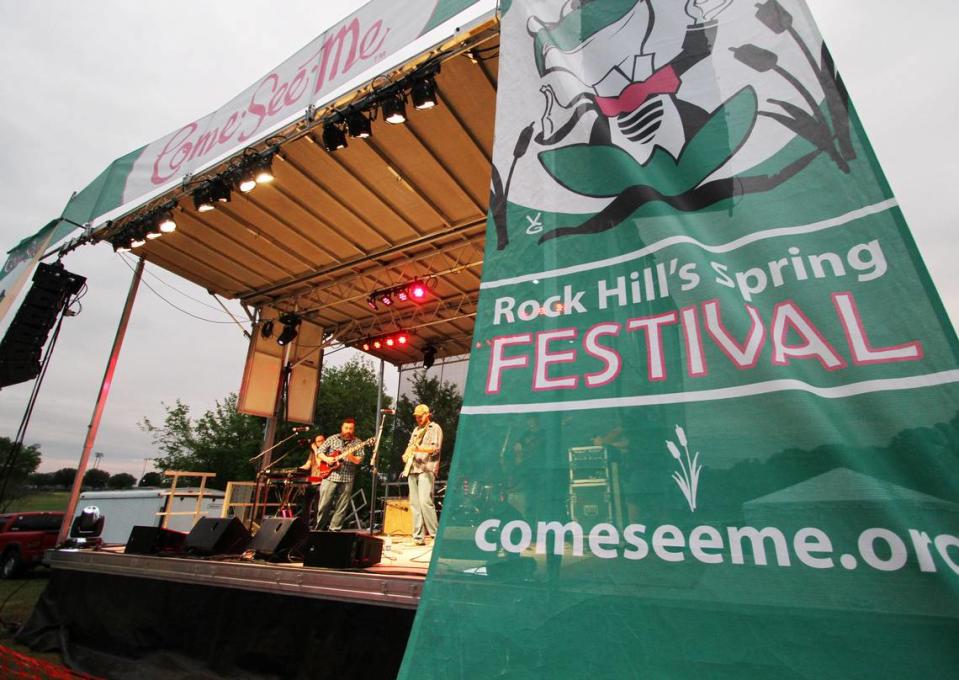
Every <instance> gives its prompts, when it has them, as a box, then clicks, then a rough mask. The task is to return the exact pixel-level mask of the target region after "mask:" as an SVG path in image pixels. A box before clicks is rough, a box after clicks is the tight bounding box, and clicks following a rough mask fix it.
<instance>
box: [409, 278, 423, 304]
mask: <svg viewBox="0 0 959 680" xmlns="http://www.w3.org/2000/svg"><path fill="white" fill-rule="evenodd" d="M410 297H412V298H413V299H414V300H422V299H423V298H425V297H426V286H424V285H423V284H422V283H419V282H417V283H414V284H411V285H410Z"/></svg>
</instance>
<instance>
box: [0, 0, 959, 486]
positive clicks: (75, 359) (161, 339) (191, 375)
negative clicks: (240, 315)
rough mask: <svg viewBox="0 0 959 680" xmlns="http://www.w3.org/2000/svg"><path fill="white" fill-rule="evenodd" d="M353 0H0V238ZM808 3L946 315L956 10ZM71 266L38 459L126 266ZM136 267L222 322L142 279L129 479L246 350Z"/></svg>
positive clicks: (122, 374)
mask: <svg viewBox="0 0 959 680" xmlns="http://www.w3.org/2000/svg"><path fill="white" fill-rule="evenodd" d="M405 1H407V2H412V1H414V0H405ZM736 1H742V0H736ZM748 1H750V2H753V1H754V0H748ZM362 4H364V3H363V2H362V0H338V2H326V1H324V2H317V1H316V0H310V1H306V0H285V1H284V2H282V3H265V2H262V1H261V2H250V1H247V0H229V2H227V1H226V0H220V1H219V2H213V1H207V2H197V1H196V0H164V2H162V3H161V2H153V3H146V2H135V3H134V2H128V1H120V0H113V1H110V2H106V1H92V0H91V1H88V2H83V3H77V2H67V1H66V0H63V1H61V2H50V1H41V0H33V1H32V2H23V1H22V0H0V147H2V149H3V153H2V154H0V178H2V183H0V247H2V248H3V249H4V250H6V249H9V248H11V247H13V246H14V245H15V244H16V243H17V242H18V241H19V240H20V239H21V238H23V237H25V236H28V235H30V234H31V233H33V232H35V231H36V230H37V229H39V228H40V227H41V226H43V225H44V224H45V223H46V222H47V221H49V220H50V219H52V218H54V217H56V216H57V215H59V214H60V212H61V210H62V209H63V206H64V205H65V203H66V201H67V199H68V198H69V196H70V194H71V193H72V192H73V191H76V190H79V189H81V188H83V187H84V186H85V185H86V184H88V183H89V182H90V181H91V180H93V179H94V178H95V177H96V176H97V175H98V174H99V173H100V172H101V171H102V170H103V169H104V168H105V167H106V166H107V165H109V163H110V162H112V161H113V159H115V158H116V157H118V156H120V155H123V154H125V153H127V152H129V151H131V150H133V149H135V148H138V147H140V146H142V145H143V144H146V143H148V142H151V141H153V140H155V139H157V138H159V137H161V136H163V135H165V134H167V133H169V132H171V131H173V130H175V129H177V128H179V127H180V126H181V125H183V124H185V123H187V122H189V121H191V120H194V119H196V118H198V117H200V116H202V115H204V114H206V113H209V112H210V111H212V110H214V109H216V108H218V107H219V106H220V105H222V104H224V103H225V102H227V101H228V100H229V99H230V98H232V97H233V96H234V95H236V94H237V93H239V92H240V91H242V90H243V89H245V88H246V87H248V86H250V85H252V84H253V83H254V82H255V81H256V80H257V79H258V78H259V77H261V76H262V75H264V74H265V73H266V72H268V71H269V69H271V68H272V67H273V66H275V65H276V64H279V63H280V62H282V61H283V60H285V59H286V58H287V57H289V56H290V55H292V54H293V53H294V52H295V51H296V50H297V49H299V48H300V47H302V46H303V45H304V44H306V43H307V42H309V41H310V40H311V39H313V38H314V37H316V36H317V35H318V34H319V33H321V32H322V30H323V28H324V27H325V26H328V25H329V24H331V23H333V22H335V21H337V20H338V19H340V18H341V17H343V16H346V15H347V14H349V13H350V12H352V11H353V10H354V9H356V8H357V7H359V6H361V5H362ZM809 5H810V7H811V8H812V11H813V14H814V15H815V16H816V18H817V20H818V22H819V26H820V29H821V30H822V32H823V34H824V36H825V38H826V40H827V42H828V43H829V45H830V47H831V49H832V51H833V55H834V56H835V59H836V63H837V65H838V67H839V69H840V71H841V72H842V73H843V76H844V78H845V80H846V84H847V86H848V88H849V91H850V94H851V96H852V98H853V101H854V102H855V104H856V107H857V109H858V111H859V113H860V116H861V118H862V120H863V124H864V125H865V128H866V131H867V133H868V134H869V135H870V137H871V140H872V143H873V145H874V147H875V150H876V154H877V155H878V157H879V161H880V163H882V165H883V167H884V169H885V171H886V174H887V176H888V178H889V180H890V183H891V184H892V187H893V190H894V191H895V192H896V194H897V196H898V198H899V200H900V202H901V205H902V209H903V211H904V213H905V215H906V218H907V220H908V221H909V223H910V225H911V227H912V230H913V233H914V235H915V238H916V241H917V242H918V244H919V248H920V250H921V252H922V254H923V256H924V257H925V259H926V263H927V265H928V267H929V269H930V271H931V273H932V276H933V280H934V281H935V282H936V284H937V285H938V287H939V291H940V293H941V294H942V296H943V298H944V299H945V303H946V308H947V309H948V311H949V313H950V316H951V318H952V319H953V321H954V322H955V321H956V320H957V319H959V275H957V271H959V267H957V265H956V261H957V258H959V245H957V244H959V238H957V237H956V231H957V230H959V207H957V201H956V199H955V194H956V187H957V186H959V136H957V134H956V126H957V123H956V121H957V120H959V93H957V92H956V90H955V83H956V82H957V80H959V52H957V48H956V47H955V45H956V39H955V26H957V25H959V5H957V4H956V3H954V2H952V1H950V0H922V2H915V3H908V4H904V3H902V2H901V1H896V2H893V0H809ZM131 261H132V260H131ZM65 263H66V266H67V268H68V269H70V270H72V271H75V272H77V273H79V274H82V275H85V276H86V277H87V278H88V282H89V287H90V290H89V293H88V294H87V296H86V298H85V299H84V301H83V312H82V314H80V315H79V316H77V317H75V318H70V319H67V320H66V321H65V322H64V327H63V331H62V333H61V337H60V341H59V344H58V346H57V350H56V353H55V354H54V357H53V360H52V363H51V366H50V369H49V372H48V375H47V378H46V381H45V383H44V387H43V391H42V392H41V394H40V399H39V402H38V404H37V408H36V411H35V413H34V417H33V420H32V422H31V426H30V429H29V432H28V436H27V441H28V442H30V443H34V442H35V443H39V444H40V445H41V448H42V451H43V464H42V465H41V470H55V469H57V468H60V467H67V466H69V467H75V466H76V464H77V461H78V459H79V454H80V451H81V448H82V445H83V439H84V436H85V433H86V427H87V424H88V422H89V419H90V414H91V411H92V408H93V404H94V400H95V397H96V393H97V390H98V388H99V384H100V379H101V377H102V374H103V369H104V365H105V362H106V358H107V355H108V353H109V350H110V345H111V343H112V341H113V336H114V333H115V331H116V324H117V321H118V319H119V315H120V311H121V308H122V305H123V300H124V297H125V295H126V290H127V287H128V285H129V281H130V276H131V272H130V270H129V269H128V267H127V265H126V263H125V262H124V261H123V260H122V259H121V258H120V257H119V256H117V255H115V254H114V253H113V251H112V249H111V248H110V247H109V246H106V245H99V246H96V247H86V248H83V249H81V250H80V251H78V252H76V253H74V254H71V255H70V256H69V257H68V258H67V259H66V260H65ZM147 272H148V273H147V275H146V276H145V278H144V282H145V283H148V284H150V286H152V287H153V288H155V289H156V291H157V292H158V293H160V294H161V295H162V296H163V297H165V298H167V299H168V300H169V301H170V302H172V303H174V304H176V305H177V306H179V307H181V308H183V309H185V310H187V311H189V312H190V313H191V314H194V315H196V316H200V317H203V318H204V319H208V320H211V321H215V322H216V323H210V322H207V321H201V320H198V319H195V318H192V317H191V316H188V315H187V314H185V313H183V312H181V311H178V310H176V309H174V308H173V307H172V306H171V305H170V304H168V303H167V302H164V301H162V300H161V299H160V298H159V297H157V295H156V294H154V292H152V291H150V290H148V289H146V288H143V287H141V289H140V294H139V297H138V299H137V302H136V305H135V307H134V312H133V317H132V320H131V324H130V329H129V332H128V334H127V338H126V344H125V346H124V348H123V353H122V354H121V357H120V362H119V366H118V369H117V375H116V378H115V381H114V383H113V389H112V393H111V395H110V401H109V403H108V405H107V409H106V413H105V415H104V418H103V423H102V425H101V429H100V436H99V438H98V440H97V444H96V446H95V450H96V451H101V452H103V454H104V457H103V462H102V467H103V468H104V469H106V470H108V471H110V472H111V473H117V472H130V473H132V474H134V475H137V476H138V475H139V474H140V473H141V472H142V469H143V466H144V458H150V457H152V456H153V455H154V452H153V449H152V447H151V443H150V440H149V437H148V436H146V435H145V434H144V433H143V432H141V431H140V430H139V429H138V427H137V422H138V421H139V420H141V419H142V417H143V416H149V417H151V418H153V419H156V420H160V419H161V418H162V414H163V409H162V406H161V402H166V403H172V402H173V401H174V400H176V399H177V398H179V399H182V400H183V401H184V402H186V403H187V404H189V405H190V406H191V407H192V409H193V410H194V413H197V414H199V413H202V412H203V411H204V410H205V409H207V408H210V407H211V406H212V405H213V403H214V402H215V400H217V399H220V398H222V397H223V396H225V395H226V394H228V393H229V392H231V391H235V390H237V389H238V387H239V383H240V379H241V376H242V369H243V361H244V359H245V355H246V346H247V343H246V339H245V338H244V337H243V335H242V333H241V332H240V330H239V329H238V328H237V327H236V326H235V325H232V324H231V323H230V322H229V318H228V317H227V316H226V315H225V314H224V313H223V312H222V310H218V309H217V308H214V307H216V305H215V303H213V301H212V300H211V299H210V298H209V295H207V293H206V292H205V291H203V290H202V289H200V288H198V287H196V286H194V285H192V284H190V283H189V282H187V281H185V280H183V279H180V278H178V277H176V276H174V275H172V274H169V273H167V272H165V271H163V270H160V269H157V268H154V267H152V266H150V265H148V266H147ZM211 305H212V307H211ZM9 316H12V312H11V314H10V315H9ZM6 321H7V322H8V321H9V319H7V320H6ZM5 327H6V322H5V323H3V324H2V325H0V330H2V329H5ZM346 354H347V353H346V352H340V353H339V354H338V355H334V357H331V360H333V359H337V360H341V359H342V358H344V357H345V355H346ZM388 387H389V391H390V392H392V390H393V388H392V387H391V386H388ZM29 390H30V385H29V384H28V385H20V386H16V387H11V388H5V389H3V390H2V391H0V435H6V436H10V437H13V435H14V434H15V432H16V429H17V426H18V424H19V421H20V418H21V416H22V415H23V409H24V407H25V405H26V399H27V397H28V394H29Z"/></svg>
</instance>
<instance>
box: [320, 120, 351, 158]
mask: <svg viewBox="0 0 959 680" xmlns="http://www.w3.org/2000/svg"><path fill="white" fill-rule="evenodd" d="M323 148H324V149H326V150H327V151H329V152H333V151H339V150H340V149H345V148H346V134H345V133H344V132H343V128H342V127H341V126H340V125H339V124H337V123H326V124H325V125H324V126H323Z"/></svg>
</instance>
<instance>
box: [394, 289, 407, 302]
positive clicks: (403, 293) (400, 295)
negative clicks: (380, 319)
mask: <svg viewBox="0 0 959 680" xmlns="http://www.w3.org/2000/svg"><path fill="white" fill-rule="evenodd" d="M396 299H397V300H399V301H400V302H406V301H407V300H409V299H410V294H409V293H408V292H407V290H406V288H400V289H399V290H397V291H396Z"/></svg>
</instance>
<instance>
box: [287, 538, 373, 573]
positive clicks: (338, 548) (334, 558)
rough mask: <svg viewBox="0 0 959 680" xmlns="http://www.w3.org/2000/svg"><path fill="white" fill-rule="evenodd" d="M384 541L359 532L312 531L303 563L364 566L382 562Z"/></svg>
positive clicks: (304, 564) (332, 567) (316, 565)
mask: <svg viewBox="0 0 959 680" xmlns="http://www.w3.org/2000/svg"><path fill="white" fill-rule="evenodd" d="M382 558H383V541H382V539H379V538H377V537H376V536H370V535H369V534H367V533H363V532H359V531H311V532H310V538H309V540H308V543H307V547H306V552H305V553H304V555H303V566H305V567H326V568H327V569H364V568H366V567H372V566H373V565H374V564H379V562H380V560H381V559H382Z"/></svg>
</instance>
